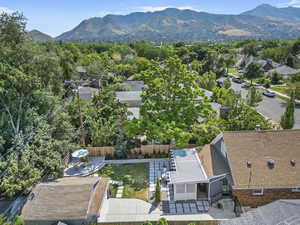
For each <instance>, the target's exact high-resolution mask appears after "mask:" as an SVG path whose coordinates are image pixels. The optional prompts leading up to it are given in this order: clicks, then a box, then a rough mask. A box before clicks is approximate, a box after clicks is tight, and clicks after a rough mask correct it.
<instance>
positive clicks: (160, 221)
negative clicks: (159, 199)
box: [156, 217, 168, 225]
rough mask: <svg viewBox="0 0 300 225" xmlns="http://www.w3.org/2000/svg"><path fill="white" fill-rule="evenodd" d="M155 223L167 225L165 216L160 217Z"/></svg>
mask: <svg viewBox="0 0 300 225" xmlns="http://www.w3.org/2000/svg"><path fill="white" fill-rule="evenodd" d="M156 225H168V222H167V220H166V219H165V218H163V217H162V218H160V219H159V220H158V221H157V223H156Z"/></svg>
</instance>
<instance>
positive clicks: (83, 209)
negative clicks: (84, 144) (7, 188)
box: [21, 177, 109, 221]
mask: <svg viewBox="0 0 300 225" xmlns="http://www.w3.org/2000/svg"><path fill="white" fill-rule="evenodd" d="M108 181H109V180H108V179H106V178H97V177H89V178H82V177H80V178H79V177H72V178H61V179H57V180H55V181H50V182H46V183H40V184H38V185H37V186H36V187H35V188H34V190H33V191H32V192H31V193H30V195H29V197H28V200H27V202H26V204H25V206H24V207H23V209H22V213H21V217H22V218H23V219H24V220H25V221H35V220H37V221H39V220H51V221H52V220H53V221H62V220H70V219H85V218H86V217H87V214H95V215H96V214H97V213H98V212H99V210H100V206H101V203H102V200H103V197H104V192H105V190H106V188H107V185H108Z"/></svg>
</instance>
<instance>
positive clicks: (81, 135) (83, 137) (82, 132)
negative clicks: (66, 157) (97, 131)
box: [65, 80, 86, 147]
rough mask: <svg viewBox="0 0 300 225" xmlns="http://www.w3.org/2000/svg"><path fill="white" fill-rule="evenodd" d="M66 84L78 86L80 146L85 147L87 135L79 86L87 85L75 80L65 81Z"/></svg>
mask: <svg viewBox="0 0 300 225" xmlns="http://www.w3.org/2000/svg"><path fill="white" fill-rule="evenodd" d="M65 83H66V84H76V91H77V108H78V113H79V122H80V146H81V147H85V134H84V126H83V119H82V110H81V105H80V96H79V85H80V84H81V83H86V81H81V80H78V81H76V80H75V81H74V80H68V81H65Z"/></svg>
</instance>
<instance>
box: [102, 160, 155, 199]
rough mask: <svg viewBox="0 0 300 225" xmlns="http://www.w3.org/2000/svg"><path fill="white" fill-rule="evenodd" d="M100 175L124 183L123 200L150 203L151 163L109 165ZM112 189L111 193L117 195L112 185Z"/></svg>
mask: <svg viewBox="0 0 300 225" xmlns="http://www.w3.org/2000/svg"><path fill="white" fill-rule="evenodd" d="M98 174H99V175H100V176H102V177H110V178H111V179H112V180H115V181H123V183H124V191H123V198H137V199H141V200H144V201H148V183H149V182H148V181H149V177H148V176H149V175H148V174H149V163H137V164H120V165H118V164H112V165H107V166H105V167H104V168H103V169H101V170H100V171H99V172H98ZM110 188H111V192H112V193H115V189H116V188H115V187H113V186H112V185H111V187H110ZM112 196H113V197H114V195H112Z"/></svg>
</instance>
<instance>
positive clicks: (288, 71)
mask: <svg viewBox="0 0 300 225" xmlns="http://www.w3.org/2000/svg"><path fill="white" fill-rule="evenodd" d="M274 72H277V73H279V74H281V75H282V77H283V78H284V79H288V78H289V76H291V75H293V74H295V73H299V72H300V70H299V69H293V68H291V67H289V66H286V65H283V66H280V67H277V68H275V69H272V70H269V71H268V72H267V75H268V76H272V74H273V73H274Z"/></svg>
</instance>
